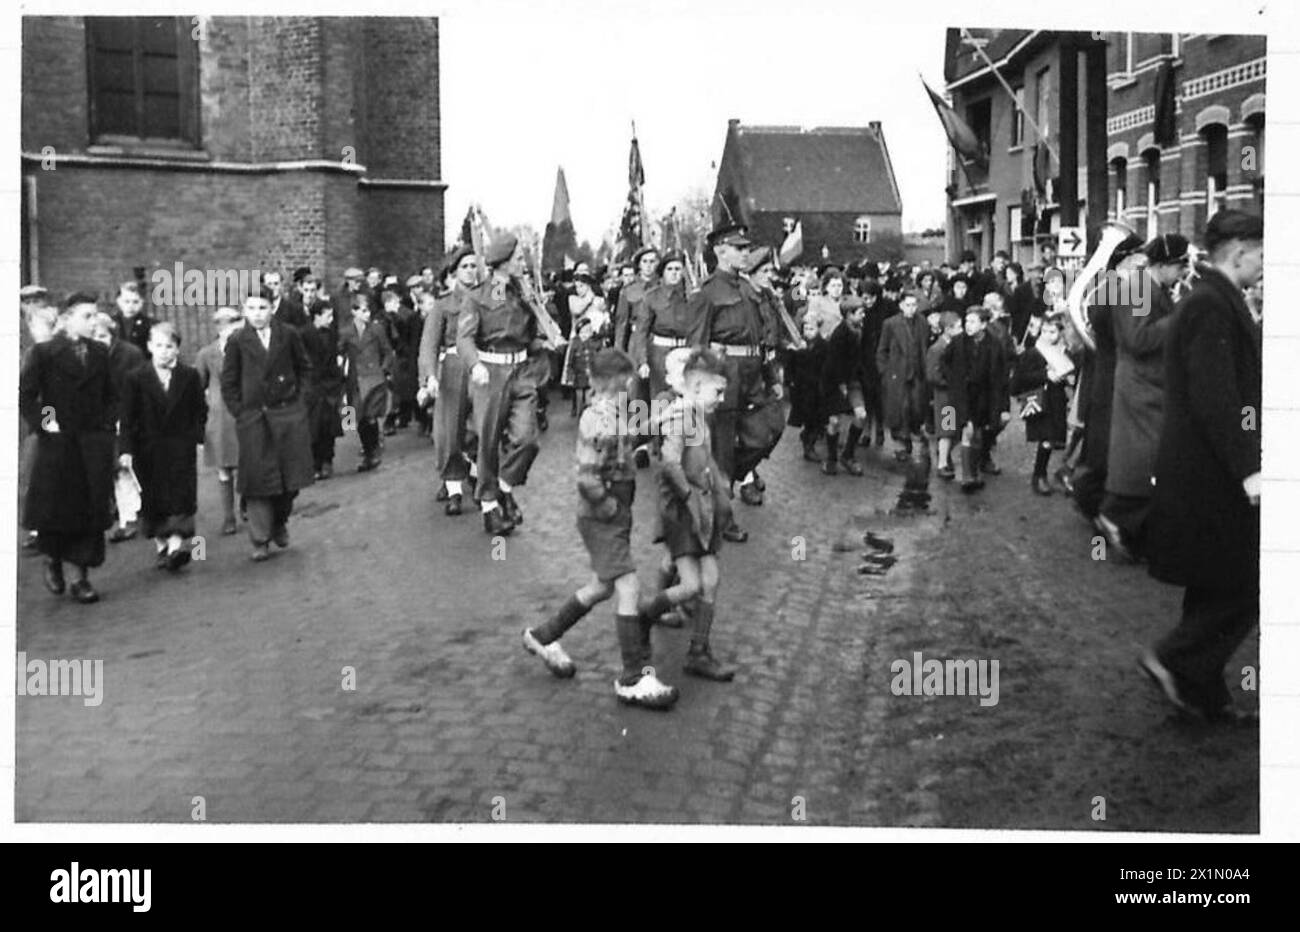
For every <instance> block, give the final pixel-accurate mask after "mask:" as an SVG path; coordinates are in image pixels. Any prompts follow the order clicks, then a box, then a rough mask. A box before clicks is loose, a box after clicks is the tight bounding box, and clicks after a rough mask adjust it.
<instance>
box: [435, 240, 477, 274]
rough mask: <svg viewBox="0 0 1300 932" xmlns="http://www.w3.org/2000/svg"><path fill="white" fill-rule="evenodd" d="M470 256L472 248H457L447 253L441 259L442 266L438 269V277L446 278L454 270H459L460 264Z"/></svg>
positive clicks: (472, 253) (472, 251) (472, 252)
mask: <svg viewBox="0 0 1300 932" xmlns="http://www.w3.org/2000/svg"><path fill="white" fill-rule="evenodd" d="M472 255H474V247H473V246H468V245H466V246H457V247H456V248H455V249H453V250H452V251H451V252H449V253H447V255H445V256H443V257H442V265H441V266H439V268H438V275H439V277H442V278H446V277H447V276H448V275H450V274H451V273H452V272H454V271H456V269H458V268H460V264H461V263H462V262H464V261H465V260H466V259H467V258H468V257H470V256H472Z"/></svg>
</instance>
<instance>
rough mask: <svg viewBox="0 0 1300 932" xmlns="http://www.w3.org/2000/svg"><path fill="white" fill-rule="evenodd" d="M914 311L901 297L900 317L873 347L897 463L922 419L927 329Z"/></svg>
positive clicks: (906, 455) (912, 298)
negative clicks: (874, 347)
mask: <svg viewBox="0 0 1300 932" xmlns="http://www.w3.org/2000/svg"><path fill="white" fill-rule="evenodd" d="M863 287H864V288H865V287H866V286H865V285H864V286H863ZM916 308H917V300H916V295H914V294H907V295H904V296H903V301H902V313H901V314H896V315H895V316H893V317H890V318H889V319H888V320H886V321H885V323H884V325H883V326H882V328H881V331H880V343H879V345H878V346H877V347H876V369H877V370H878V371H879V372H880V379H881V389H882V391H883V392H884V409H885V410H884V415H885V424H886V426H887V427H888V428H889V430H890V432H891V433H892V434H893V436H894V442H895V443H896V444H897V445H898V449H897V450H896V451H895V452H894V458H895V459H897V460H900V461H901V460H907V459H910V458H911V456H912V453H913V450H914V449H915V447H916V446H917V441H918V440H919V439H920V434H921V425H922V424H924V423H925V416H926V384H925V351H926V348H927V346H926V337H927V334H928V333H929V329H930V328H929V326H928V325H927V324H926V322H925V319H924V318H923V317H921V315H920V314H918V313H917V312H916ZM919 446H922V447H923V446H924V444H919Z"/></svg>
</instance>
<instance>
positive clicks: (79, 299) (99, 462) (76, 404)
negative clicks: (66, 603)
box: [18, 292, 118, 603]
mask: <svg viewBox="0 0 1300 932" xmlns="http://www.w3.org/2000/svg"><path fill="white" fill-rule="evenodd" d="M96 314H97V310H96V307H95V297H94V295H90V294H86V293H84V292H78V293H76V294H73V295H72V296H71V297H69V298H68V301H67V303H66V304H65V305H64V308H63V313H62V314H61V315H60V324H61V326H62V330H61V332H60V333H58V334H56V335H55V336H54V338H53V339H51V340H49V341H48V342H46V343H38V344H36V345H34V346H32V347H31V349H29V350H28V351H27V355H26V356H25V357H24V359H23V364H22V371H21V373H20V375H19V379H18V410H19V413H20V414H21V415H22V418H23V421H25V422H26V424H27V426H28V428H29V429H30V430H31V431H32V433H33V434H35V435H36V454H35V459H34V462H33V466H32V474H31V479H30V482H29V484H28V487H27V498H26V501H25V503H24V507H23V526H24V527H26V528H28V529H29V530H34V531H37V532H38V534H39V539H38V540H39V546H40V550H41V552H42V553H44V554H45V555H46V557H47V561H46V564H45V585H46V588H48V589H49V590H50V591H51V592H53V593H54V594H55V595H62V594H63V592H64V591H65V589H66V588H67V586H66V583H65V582H64V579H63V564H64V562H65V561H66V562H68V563H71V564H72V565H73V566H75V567H76V568H77V581H76V582H74V583H73V584H72V587H71V593H72V597H73V598H74V599H76V600H77V601H78V602H82V603H90V602H97V601H99V595H98V593H96V592H95V588H94V587H93V586H92V585H91V584H90V578H89V568H90V567H92V566H99V565H100V564H102V563H103V562H104V531H105V530H107V529H108V526H109V524H110V523H111V522H112V518H111V516H110V508H109V505H110V502H111V501H112V495H113V446H114V439H115V437H114V435H115V432H116V422H117V413H118V395H117V389H116V388H115V387H114V385H113V377H112V372H111V370H110V368H109V362H108V348H107V347H105V346H104V345H103V344H102V343H97V342H95V341H94V340H93V339H92V338H91V335H92V334H93V333H94V328H95V315H96Z"/></svg>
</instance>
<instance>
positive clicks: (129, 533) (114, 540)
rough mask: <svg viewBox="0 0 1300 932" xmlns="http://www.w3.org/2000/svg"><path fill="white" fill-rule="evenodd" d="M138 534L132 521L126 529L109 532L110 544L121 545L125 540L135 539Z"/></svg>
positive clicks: (119, 528) (114, 529) (118, 528)
mask: <svg viewBox="0 0 1300 932" xmlns="http://www.w3.org/2000/svg"><path fill="white" fill-rule="evenodd" d="M137 533H139V532H138V530H137V528H136V526H135V522H134V521H132V522H130V523H129V524H127V526H126V527H115V528H113V530H112V531H110V532H109V535H108V542H109V543H110V544H120V543H121V542H122V541H124V540H130V539H131V538H133V537H135V535H136V534H137Z"/></svg>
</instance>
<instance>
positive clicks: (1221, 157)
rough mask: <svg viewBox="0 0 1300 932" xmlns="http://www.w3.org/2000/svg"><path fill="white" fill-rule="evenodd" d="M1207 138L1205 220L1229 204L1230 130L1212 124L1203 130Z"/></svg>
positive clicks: (1220, 125)
mask: <svg viewBox="0 0 1300 932" xmlns="http://www.w3.org/2000/svg"><path fill="white" fill-rule="evenodd" d="M1201 133H1202V135H1204V136H1205V163H1206V164H1205V219H1206V220H1209V219H1210V218H1211V217H1213V216H1214V215H1215V214H1216V213H1218V212H1219V211H1220V210H1222V209H1223V208H1224V207H1225V206H1226V204H1227V196H1228V192H1227V188H1228V128H1227V127H1226V126H1223V125H1222V124H1219V123H1212V124H1210V125H1209V126H1207V127H1205V128H1204V129H1203V130H1201Z"/></svg>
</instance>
